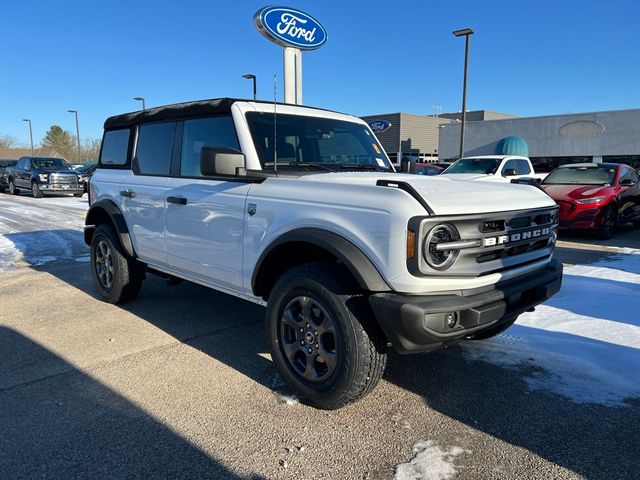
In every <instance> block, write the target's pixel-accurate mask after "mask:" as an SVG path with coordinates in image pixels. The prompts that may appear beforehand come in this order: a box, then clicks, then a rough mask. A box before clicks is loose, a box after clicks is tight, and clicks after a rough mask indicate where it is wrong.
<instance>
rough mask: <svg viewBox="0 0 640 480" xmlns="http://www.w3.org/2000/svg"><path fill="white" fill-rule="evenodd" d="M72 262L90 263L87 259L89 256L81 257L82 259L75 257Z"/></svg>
mask: <svg viewBox="0 0 640 480" xmlns="http://www.w3.org/2000/svg"><path fill="white" fill-rule="evenodd" d="M74 260H75V261H76V262H81V263H84V262H89V261H91V257H89V255H83V256H82V257H76V258H74Z"/></svg>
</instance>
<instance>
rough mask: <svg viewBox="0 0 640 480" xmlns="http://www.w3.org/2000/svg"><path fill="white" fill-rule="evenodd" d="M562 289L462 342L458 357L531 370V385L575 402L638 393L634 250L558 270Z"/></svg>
mask: <svg viewBox="0 0 640 480" xmlns="http://www.w3.org/2000/svg"><path fill="white" fill-rule="evenodd" d="M564 273H565V276H564V280H563V285H562V289H561V290H560V292H558V294H557V295H556V296H554V297H553V298H551V299H550V300H549V301H548V302H547V303H546V304H545V305H542V306H539V307H537V308H536V311H535V312H531V313H525V314H523V315H521V316H520V318H518V321H517V322H516V323H515V324H514V326H513V327H511V328H510V329H509V330H508V331H507V332H506V333H505V334H502V335H499V336H497V337H495V338H493V339H489V340H485V341H478V342H466V343H465V344H463V349H464V355H465V358H466V359H467V360H469V361H485V362H489V363H492V364H495V365H500V366H504V367H507V368H514V369H521V368H522V367H533V368H530V370H528V372H527V374H526V375H525V377H524V380H525V381H526V382H527V384H528V386H529V387H530V388H531V389H534V390H545V391H549V392H553V393H556V394H560V395H563V396H565V397H567V398H569V399H570V400H572V401H574V402H576V403H597V404H602V405H608V406H619V405H625V400H626V399H630V398H640V252H638V251H637V250H634V251H632V252H629V253H626V254H621V255H618V256H616V257H615V258H613V259H611V260H608V261H601V262H597V263H595V264H593V265H576V266H573V265H572V266H569V267H567V268H565V272H564Z"/></svg>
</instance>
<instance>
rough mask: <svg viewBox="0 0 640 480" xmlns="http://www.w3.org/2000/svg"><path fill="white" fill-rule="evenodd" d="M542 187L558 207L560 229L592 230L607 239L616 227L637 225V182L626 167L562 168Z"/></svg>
mask: <svg viewBox="0 0 640 480" xmlns="http://www.w3.org/2000/svg"><path fill="white" fill-rule="evenodd" d="M541 186H542V188H543V189H544V191H545V192H547V194H548V195H549V196H550V197H551V198H553V199H554V200H555V201H556V203H557V204H558V205H559V206H560V228H566V229H586V230H595V231H596V233H597V234H598V236H599V237H600V238H604V239H606V238H610V237H611V235H612V234H613V229H614V226H615V225H616V224H622V223H629V222H633V224H634V225H635V226H636V227H638V226H640V181H639V178H638V174H637V173H636V172H635V171H634V170H633V168H631V167H630V166H629V165H624V164H617V163H574V164H570V165H563V166H561V167H558V168H556V169H555V170H554V171H553V172H551V173H550V174H549V175H548V176H547V177H546V178H545V179H544V181H543V182H542V184H541Z"/></svg>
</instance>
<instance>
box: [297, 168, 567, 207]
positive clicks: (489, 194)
mask: <svg viewBox="0 0 640 480" xmlns="http://www.w3.org/2000/svg"><path fill="white" fill-rule="evenodd" d="M456 177H457V175H456ZM299 180H301V181H307V182H327V183H339V184H351V185H362V186H374V185H375V184H376V182H377V181H378V180H390V181H392V182H393V181H395V182H398V181H403V182H407V183H409V184H411V186H412V187H413V188H414V189H415V190H416V191H417V192H418V193H419V194H420V195H421V196H422V198H424V200H425V201H426V202H427V204H428V205H429V206H430V207H431V209H432V210H433V211H434V212H435V214H436V215H461V214H474V213H490V212H504V211H509V210H523V209H527V208H542V207H551V206H554V205H555V202H554V201H553V200H552V199H551V198H550V197H549V196H548V195H547V194H546V193H544V192H543V191H542V190H540V189H538V188H536V187H532V186H530V185H518V184H511V183H500V182H495V183H494V182H476V181H468V180H458V179H457V178H452V177H451V176H442V175H437V176H423V175H409V174H400V173H381V172H347V173H326V174H319V175H306V176H303V177H300V178H299ZM378 188H387V187H378Z"/></svg>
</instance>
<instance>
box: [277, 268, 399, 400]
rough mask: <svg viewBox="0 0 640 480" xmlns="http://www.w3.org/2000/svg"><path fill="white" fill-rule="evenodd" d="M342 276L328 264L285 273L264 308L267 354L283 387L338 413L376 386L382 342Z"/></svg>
mask: <svg viewBox="0 0 640 480" xmlns="http://www.w3.org/2000/svg"><path fill="white" fill-rule="evenodd" d="M346 277H347V276H346V275H345V273H344V272H343V271H342V270H340V269H338V268H336V267H334V266H332V265H327V264H318V263H316V264H306V265H301V266H298V267H294V268H293V269H291V270H289V271H288V272H286V273H285V274H284V275H283V276H282V277H281V278H280V279H279V280H278V282H277V283H276V285H275V286H274V288H273V291H272V293H271V295H270V297H269V302H268V306H267V313H266V319H267V336H268V339H269V344H270V347H271V356H272V358H273V361H274V363H275V365H276V368H277V369H278V372H279V373H280V375H281V376H282V378H283V379H284V380H285V382H286V383H287V385H289V387H291V389H293V390H294V391H295V393H296V394H297V395H298V396H299V397H300V398H301V399H302V400H303V401H305V402H307V403H308V404H310V405H313V406H315V407H318V408H323V409H336V408H340V407H343V406H345V405H347V404H349V403H352V402H355V401H356V400H358V399H360V398H362V397H363V396H364V395H366V394H367V393H369V392H370V391H371V390H373V388H374V387H375V386H376V384H377V383H378V381H379V380H380V378H381V377H382V374H383V372H384V367H385V364H386V353H385V351H384V350H385V345H386V343H385V342H384V341H382V336H381V334H380V333H379V330H378V328H377V326H376V325H375V324H374V323H373V320H372V316H371V314H370V310H369V306H368V303H367V299H366V297H365V296H364V295H362V294H361V293H360V292H358V289H357V287H356V286H354V285H352V282H350V281H349V280H348V279H347V278H346Z"/></svg>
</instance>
